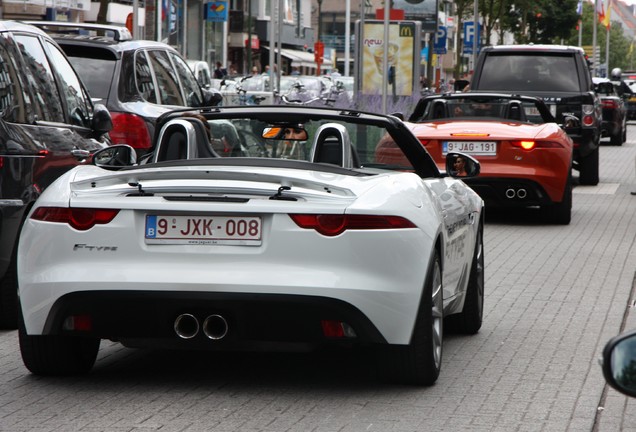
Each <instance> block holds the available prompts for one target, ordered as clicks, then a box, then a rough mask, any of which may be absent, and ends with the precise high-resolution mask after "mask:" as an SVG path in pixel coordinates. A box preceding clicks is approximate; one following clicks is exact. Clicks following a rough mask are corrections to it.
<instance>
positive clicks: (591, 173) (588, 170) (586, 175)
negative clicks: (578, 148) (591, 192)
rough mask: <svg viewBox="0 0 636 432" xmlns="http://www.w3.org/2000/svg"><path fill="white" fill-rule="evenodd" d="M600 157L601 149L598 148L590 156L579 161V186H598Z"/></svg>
mask: <svg viewBox="0 0 636 432" xmlns="http://www.w3.org/2000/svg"><path fill="white" fill-rule="evenodd" d="M598 156H599V148H598V147H597V148H596V149H595V150H594V151H592V153H590V154H589V155H587V156H585V157H582V158H580V160H579V184H581V185H587V186H596V185H597V184H598Z"/></svg>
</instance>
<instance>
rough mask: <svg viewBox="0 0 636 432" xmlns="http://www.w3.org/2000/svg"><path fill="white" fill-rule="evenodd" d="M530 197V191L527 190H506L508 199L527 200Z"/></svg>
mask: <svg viewBox="0 0 636 432" xmlns="http://www.w3.org/2000/svg"><path fill="white" fill-rule="evenodd" d="M527 196H528V191H527V190H526V189H525V188H519V189H515V188H508V189H506V198H508V199H514V198H518V199H525V198H526V197H527Z"/></svg>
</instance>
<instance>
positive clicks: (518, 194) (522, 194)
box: [517, 188, 528, 199]
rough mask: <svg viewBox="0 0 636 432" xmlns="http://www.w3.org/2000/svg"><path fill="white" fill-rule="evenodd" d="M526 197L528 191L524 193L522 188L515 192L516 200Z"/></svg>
mask: <svg viewBox="0 0 636 432" xmlns="http://www.w3.org/2000/svg"><path fill="white" fill-rule="evenodd" d="M527 196H528V191H526V190H525V189H524V188H521V189H519V190H517V198H519V199H524V198H525V197H527Z"/></svg>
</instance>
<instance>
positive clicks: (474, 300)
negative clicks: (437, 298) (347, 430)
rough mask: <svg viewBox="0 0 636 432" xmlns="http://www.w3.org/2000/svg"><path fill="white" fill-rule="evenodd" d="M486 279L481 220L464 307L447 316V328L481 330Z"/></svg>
mask: <svg viewBox="0 0 636 432" xmlns="http://www.w3.org/2000/svg"><path fill="white" fill-rule="evenodd" d="M484 279H485V278H484V224H483V221H480V223H479V229H478V230H477V239H476V241H475V252H474V254H473V262H472V265H471V267H470V277H469V279H468V286H467V287H466V299H465V300H464V309H463V310H462V311H461V312H460V313H458V314H455V315H450V316H448V317H447V318H446V323H445V324H447V328H449V329H451V330H452V331H454V332H457V333H462V334H470V335H472V334H477V332H479V329H480V328H481V324H482V322H483V319H484V286H485V285H484Z"/></svg>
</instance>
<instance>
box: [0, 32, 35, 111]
mask: <svg viewBox="0 0 636 432" xmlns="http://www.w3.org/2000/svg"><path fill="white" fill-rule="evenodd" d="M4 41H5V39H4V38H2V44H0V112H1V113H2V114H1V115H2V118H3V119H4V120H6V121H9V122H14V123H26V104H27V101H28V100H29V97H28V94H24V93H23V91H22V89H21V88H20V79H19V76H18V73H17V70H18V68H17V67H16V64H15V59H14V57H13V56H12V55H10V54H9V52H8V51H7V48H6V47H5V46H4Z"/></svg>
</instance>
